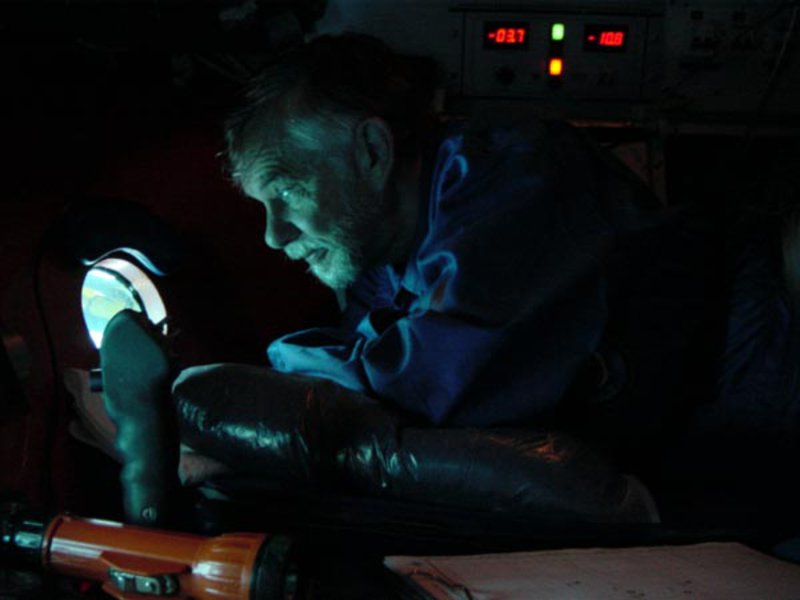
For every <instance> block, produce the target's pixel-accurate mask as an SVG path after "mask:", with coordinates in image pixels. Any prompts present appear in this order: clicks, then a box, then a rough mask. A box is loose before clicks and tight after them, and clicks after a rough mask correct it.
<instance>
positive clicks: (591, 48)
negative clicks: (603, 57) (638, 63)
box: [583, 25, 628, 52]
mask: <svg viewBox="0 0 800 600" xmlns="http://www.w3.org/2000/svg"><path fill="white" fill-rule="evenodd" d="M627 47H628V26H627V25H586V26H584V28H583V49H584V51H586V52H625V50H626V49H627Z"/></svg>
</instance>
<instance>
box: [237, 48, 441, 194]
mask: <svg viewBox="0 0 800 600" xmlns="http://www.w3.org/2000/svg"><path fill="white" fill-rule="evenodd" d="M437 76H438V72H437V70H436V68H435V66H434V65H433V62H432V61H429V60H428V61H426V60H425V59H416V58H414V59H412V58H408V57H400V56H398V55H396V54H395V53H394V52H393V51H392V50H391V49H390V48H389V47H388V46H387V45H386V44H384V43H383V42H381V41H380V40H378V39H376V38H373V37H370V36H367V35H362V34H344V35H340V36H321V37H318V38H316V39H314V40H312V41H311V42H309V43H307V44H303V45H301V46H298V47H296V48H293V49H291V50H289V51H287V52H284V53H283V54H281V55H279V56H277V57H276V58H275V60H273V61H272V62H271V63H269V64H268V65H267V66H266V67H265V68H264V69H263V71H262V72H261V73H260V74H259V75H257V76H256V77H255V78H253V80H252V81H251V82H250V84H249V85H248V87H247V88H246V90H245V97H244V102H243V104H242V106H241V107H240V108H239V109H238V110H236V111H235V112H234V113H233V114H231V116H230V117H229V118H228V120H227V122H226V124H225V142H226V152H225V156H226V159H227V167H228V170H229V173H230V175H231V176H232V177H233V179H234V180H235V181H237V182H239V183H241V182H240V181H239V180H240V179H241V177H242V174H243V172H244V171H245V170H248V169H249V168H250V167H251V166H253V165H257V164H258V163H259V162H264V161H267V160H269V161H271V162H272V163H273V164H274V163H275V162H276V161H277V163H278V164H277V165H276V166H277V168H278V169H279V170H283V171H288V172H290V173H291V172H292V171H293V170H295V169H296V168H301V165H293V164H285V163H287V162H289V163H290V162H291V157H290V156H278V157H275V156H273V157H269V158H267V157H265V156H263V154H264V152H265V149H266V148H267V147H269V146H271V145H273V144H274V142H275V141H276V140H275V139H270V133H269V132H275V131H278V132H280V131H284V129H283V127H282V125H284V122H285V120H286V119H288V118H290V117H292V116H298V115H300V116H307V117H309V116H310V117H316V118H320V119H322V120H323V121H324V122H326V123H327V124H329V125H331V126H333V128H334V130H335V129H336V128H337V127H338V128H341V129H347V130H349V129H350V128H351V127H352V124H353V123H354V121H357V120H358V119H361V118H366V117H372V116H377V117H380V118H382V119H384V120H385V121H386V122H387V123H388V124H389V127H390V128H391V130H392V135H393V137H394V141H395V152H396V154H397V155H398V156H413V155H414V154H415V153H417V152H419V151H420V148H421V146H422V144H423V139H424V138H425V137H426V134H429V133H430V129H431V128H432V123H433V109H432V105H433V97H434V93H435V88H436V84H437V81H436V80H437ZM273 135H274V134H273ZM273 150H274V148H273ZM279 154H280V153H279Z"/></svg>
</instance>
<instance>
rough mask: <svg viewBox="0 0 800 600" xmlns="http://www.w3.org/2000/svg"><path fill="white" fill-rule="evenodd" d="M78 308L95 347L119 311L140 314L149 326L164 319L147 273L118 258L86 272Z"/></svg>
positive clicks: (163, 309)
mask: <svg viewBox="0 0 800 600" xmlns="http://www.w3.org/2000/svg"><path fill="white" fill-rule="evenodd" d="M81 308H82V309H83V320H84V321H85V322H86V328H87V329H88V330H89V337H91V338H92V342H94V345H95V347H96V348H99V347H100V345H101V344H102V343H103V331H105V328H106V325H108V322H109V321H110V320H111V319H112V317H113V316H114V315H116V314H117V313H118V312H120V311H121V310H125V309H126V308H129V309H131V310H135V311H137V312H140V313H144V314H146V315H147V318H148V319H149V320H150V321H152V322H153V323H160V322H162V321H163V320H164V319H165V318H166V316H167V311H166V308H165V307H164V301H163V300H162V299H161V295H160V294H159V293H158V290H157V289H156V286H155V285H154V284H153V282H152V281H151V280H150V278H149V277H148V276H147V274H146V273H145V272H144V271H142V270H141V269H140V268H139V267H137V266H136V265H135V264H133V263H132V262H130V261H127V260H124V259H122V258H105V259H103V260H101V261H98V262H97V263H95V264H94V265H93V266H92V268H91V269H89V272H88V273H87V274H86V278H85V279H84V280H83V289H82V290H81Z"/></svg>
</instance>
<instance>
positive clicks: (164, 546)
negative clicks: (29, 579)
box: [2, 514, 297, 600]
mask: <svg viewBox="0 0 800 600" xmlns="http://www.w3.org/2000/svg"><path fill="white" fill-rule="evenodd" d="M2 530H3V535H2V549H3V550H4V553H5V554H12V555H13V554H16V555H18V556H20V557H27V558H29V559H33V561H34V562H37V563H38V564H39V565H40V566H42V567H43V568H44V569H45V570H47V571H51V572H54V573H58V574H61V575H67V576H70V577H79V578H83V579H89V580H93V581H98V582H102V589H103V591H104V592H106V593H107V594H109V595H110V596H113V597H114V598H117V599H118V600H136V599H140V600H141V599H142V598H154V597H155V598H157V597H159V596H166V597H169V598H176V599H187V600H188V599H193V600H223V599H224V600H251V599H255V598H258V599H259V600H261V599H262V598H263V599H265V600H292V599H294V598H295V597H296V593H297V573H296V569H295V567H294V564H293V562H292V560H291V541H290V540H289V538H286V537H281V536H272V537H270V536H267V535H266V534H263V533H229V534H223V535H220V536H215V537H205V536H200V535H193V534H188V533H179V532H170V531H162V530H155V529H148V528H144V527H137V526H132V525H123V524H121V523H116V522H112V521H101V520H96V519H82V518H78V517H73V516H70V515H63V514H62V515H59V516H57V517H55V518H54V519H52V520H51V521H50V522H49V523H44V522H42V521H37V520H35V519H29V518H23V517H21V516H20V515H19V514H17V515H14V514H11V515H8V514H6V515H4V516H3V519H2Z"/></svg>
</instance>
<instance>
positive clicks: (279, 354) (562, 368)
mask: <svg viewBox="0 0 800 600" xmlns="http://www.w3.org/2000/svg"><path fill="white" fill-rule="evenodd" d="M495 120H496V119H495ZM429 171H430V176H429V177H426V178H425V191H424V193H422V194H421V196H422V197H421V202H422V206H423V210H422V211H421V213H420V214H421V217H420V220H421V222H420V224H419V227H418V230H419V231H418V236H417V242H416V244H415V247H414V250H413V251H412V253H411V255H410V256H409V258H408V261H407V262H406V264H405V265H403V266H402V268H399V269H396V268H393V267H391V266H384V267H381V268H378V269H375V270H373V271H371V272H368V273H365V274H363V275H362V276H361V277H360V279H359V280H358V281H357V282H356V283H355V284H354V285H353V286H352V288H351V289H350V290H349V293H348V308H347V311H346V314H345V318H344V322H343V324H342V327H341V328H336V329H332V328H316V329H309V330H306V331H300V332H298V333H293V334H290V335H287V336H285V337H283V338H280V339H278V340H276V341H275V342H273V343H272V344H271V345H270V347H269V349H268V355H269V358H270V360H271V362H272V364H273V367H274V368H275V369H277V370H279V371H284V372H292V373H302V374H306V375H311V376H315V377H322V378H325V379H329V380H332V381H335V382H337V383H339V384H341V385H342V386H344V387H346V388H349V389H352V390H356V391H358V392H362V393H364V394H367V395H369V396H372V397H375V398H379V399H383V400H385V401H387V402H389V403H391V404H393V405H395V406H397V407H400V408H402V409H405V410H407V411H410V412H411V413H414V414H417V415H421V416H423V417H424V418H426V419H427V420H429V421H430V422H433V423H436V424H443V423H446V424H449V425H474V426H488V425H502V424H512V423H513V424H521V423H530V422H534V421H538V422H542V421H545V420H547V419H549V418H551V417H552V416H553V414H554V412H555V410H556V407H557V406H558V404H559V401H560V400H561V399H562V398H564V396H565V394H566V393H567V391H568V389H569V388H570V386H571V385H573V384H574V382H575V380H576V377H577V374H578V372H579V370H580V369H581V367H582V365H585V364H586V362H587V360H589V359H590V358H591V357H592V355H593V354H595V353H597V352H598V351H601V350H602V347H603V345H604V343H605V342H604V340H605V336H606V333H607V328H608V321H609V314H610V313H609V303H610V302H613V298H614V297H615V296H616V295H618V293H619V291H620V290H621V289H623V288H624V284H622V285H621V283H620V282H623V281H624V280H625V278H626V277H628V276H629V274H630V273H631V272H632V269H631V267H630V264H629V263H630V262H631V261H629V260H628V259H629V258H634V261H635V257H634V256H633V255H634V254H635V253H631V252H629V251H627V250H625V249H624V247H625V246H626V244H625V243H624V240H625V239H627V238H628V237H630V235H631V234H633V235H636V234H637V232H642V231H646V230H648V229H650V228H652V227H653V226H654V225H656V224H657V223H658V222H659V217H658V216H657V213H658V210H657V202H655V201H654V199H653V198H652V197H651V196H649V195H648V194H647V193H646V192H645V191H643V186H639V185H637V183H635V182H634V181H633V180H632V178H631V177H629V174H627V173H626V172H625V170H624V169H621V168H619V167H618V166H615V165H614V164H613V163H612V162H610V161H609V159H608V158H607V157H605V156H604V155H603V154H602V153H600V152H599V151H597V150H596V149H595V148H594V147H593V146H591V145H590V144H588V143H586V142H585V141H584V140H583V138H582V137H581V136H580V134H578V133H577V132H575V131H574V130H572V129H570V128H568V127H566V126H564V125H559V124H552V123H543V122H538V121H530V120H528V121H526V122H523V123H520V122H509V123H506V124H503V123H493V122H489V121H487V120H481V119H476V120H474V121H473V122H471V123H468V124H466V125H465V126H462V127H459V128H457V129H456V130H455V131H451V132H450V133H449V134H448V135H446V136H445V137H444V138H443V140H442V141H441V144H440V145H439V147H438V152H437V153H436V156H435V160H434V161H433V164H432V168H429ZM621 242H622V243H621Z"/></svg>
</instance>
